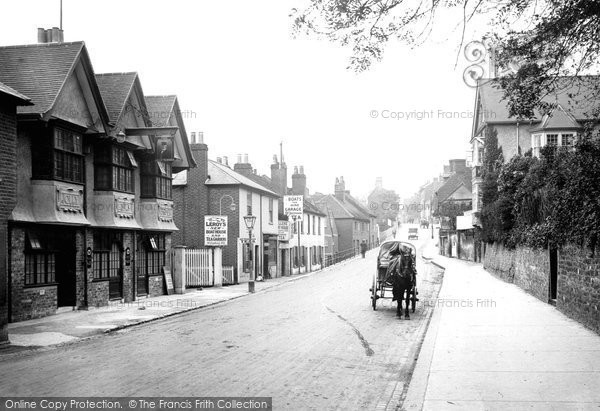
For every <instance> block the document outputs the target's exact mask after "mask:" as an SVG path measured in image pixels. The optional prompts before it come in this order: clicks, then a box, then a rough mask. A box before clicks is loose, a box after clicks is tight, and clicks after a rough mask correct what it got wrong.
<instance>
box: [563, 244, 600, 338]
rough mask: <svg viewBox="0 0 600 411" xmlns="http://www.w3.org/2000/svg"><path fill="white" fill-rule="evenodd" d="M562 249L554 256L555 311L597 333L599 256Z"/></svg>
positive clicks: (599, 323)
mask: <svg viewBox="0 0 600 411" xmlns="http://www.w3.org/2000/svg"><path fill="white" fill-rule="evenodd" d="M588 254H589V250H584V249H581V248H579V247H576V246H572V245H571V246H565V247H563V248H562V249H561V250H560V251H559V253H558V287H557V288H558V290H557V299H556V307H557V308H558V309H559V310H560V311H562V312H563V313H565V314H566V315H568V316H569V317H571V318H573V319H574V320H577V321H579V322H581V323H582V324H584V325H586V326H588V327H589V328H591V329H593V330H594V331H596V332H598V333H600V255H599V253H598V252H596V255H595V256H594V257H591V256H589V255H588Z"/></svg>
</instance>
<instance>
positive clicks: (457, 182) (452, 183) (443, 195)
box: [436, 169, 472, 204]
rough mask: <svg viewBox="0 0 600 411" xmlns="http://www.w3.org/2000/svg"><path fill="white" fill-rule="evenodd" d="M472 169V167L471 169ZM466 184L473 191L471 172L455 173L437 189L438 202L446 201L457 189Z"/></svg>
mask: <svg viewBox="0 0 600 411" xmlns="http://www.w3.org/2000/svg"><path fill="white" fill-rule="evenodd" d="M469 170H470V169H469ZM461 186H464V187H465V188H467V189H468V190H469V191H472V184H471V173H466V172H465V173H454V174H452V175H451V176H450V177H449V178H448V180H446V181H445V182H444V184H443V185H442V186H441V187H440V188H439V189H438V190H437V198H436V201H437V203H438V204H439V203H443V202H444V201H446V200H447V199H448V198H449V197H450V196H451V195H452V194H453V193H454V192H455V191H456V190H458V189H459V188H460V187H461Z"/></svg>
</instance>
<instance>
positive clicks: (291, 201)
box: [283, 196, 304, 221]
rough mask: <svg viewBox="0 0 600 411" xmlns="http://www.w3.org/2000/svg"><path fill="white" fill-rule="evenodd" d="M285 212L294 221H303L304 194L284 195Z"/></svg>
mask: <svg viewBox="0 0 600 411" xmlns="http://www.w3.org/2000/svg"><path fill="white" fill-rule="evenodd" d="M283 213H284V214H285V215H287V216H289V217H290V218H291V219H292V220H294V221H302V214H303V213H304V196H283Z"/></svg>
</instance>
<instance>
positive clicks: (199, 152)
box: [173, 132, 209, 248]
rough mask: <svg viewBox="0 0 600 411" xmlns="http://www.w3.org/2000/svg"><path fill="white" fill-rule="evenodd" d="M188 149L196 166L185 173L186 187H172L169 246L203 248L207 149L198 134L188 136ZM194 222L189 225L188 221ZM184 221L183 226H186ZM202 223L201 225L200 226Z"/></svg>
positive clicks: (202, 137)
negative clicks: (172, 227) (173, 220)
mask: <svg viewBox="0 0 600 411" xmlns="http://www.w3.org/2000/svg"><path fill="white" fill-rule="evenodd" d="M190 140H191V142H190V150H191V152H192V156H193V157H194V160H195V161H196V164H197V166H196V167H194V168H190V169H189V170H187V172H186V173H187V184H186V185H185V186H184V187H173V201H174V202H175V204H176V205H177V206H176V207H175V210H174V218H175V225H176V226H177V228H178V229H179V231H176V232H174V233H173V245H186V246H190V247H196V248H197V247H203V246H204V224H203V223H204V216H205V215H207V214H209V213H208V186H207V185H206V184H205V183H206V179H207V178H208V146H207V145H206V144H204V135H203V133H202V132H198V133H196V132H191V133H190ZM190 221H192V222H198V223H197V224H196V223H194V224H190V223H189V222H190ZM186 222H187V224H186ZM200 222H202V224H201V223H200Z"/></svg>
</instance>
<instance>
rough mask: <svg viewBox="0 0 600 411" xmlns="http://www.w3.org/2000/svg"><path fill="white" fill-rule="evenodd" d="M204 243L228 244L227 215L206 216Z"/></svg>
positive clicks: (213, 244) (218, 245)
mask: <svg viewBox="0 0 600 411" xmlns="http://www.w3.org/2000/svg"><path fill="white" fill-rule="evenodd" d="M204 245H205V246H215V247H223V246H226V245H227V216H226V215H207V216H204Z"/></svg>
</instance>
